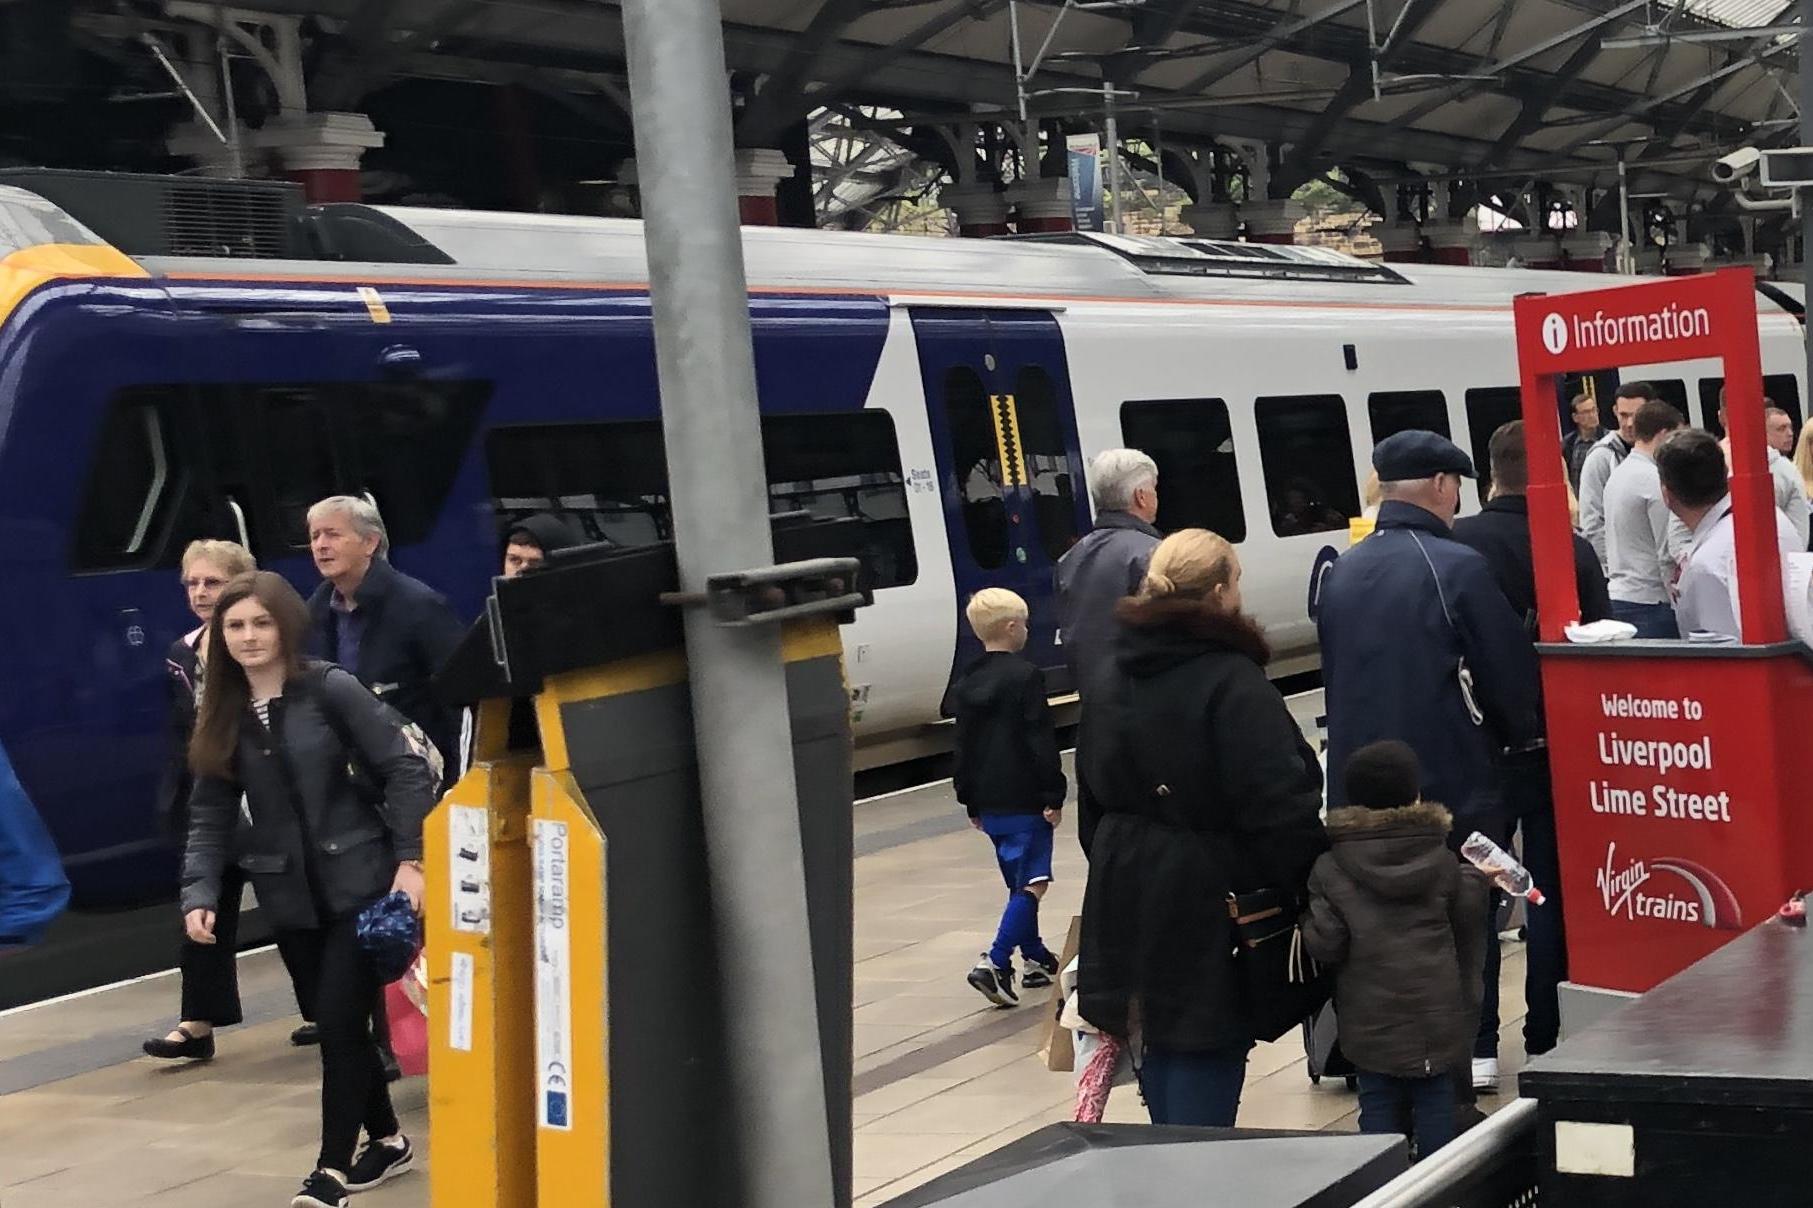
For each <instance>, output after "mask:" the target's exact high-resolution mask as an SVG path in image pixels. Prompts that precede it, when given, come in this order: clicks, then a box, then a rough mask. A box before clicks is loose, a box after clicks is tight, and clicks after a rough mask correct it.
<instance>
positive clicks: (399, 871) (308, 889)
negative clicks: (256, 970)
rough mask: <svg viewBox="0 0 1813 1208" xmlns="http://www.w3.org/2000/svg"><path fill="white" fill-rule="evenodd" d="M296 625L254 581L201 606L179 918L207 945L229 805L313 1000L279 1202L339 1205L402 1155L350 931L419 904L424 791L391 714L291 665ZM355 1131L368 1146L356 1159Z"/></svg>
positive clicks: (418, 767)
mask: <svg viewBox="0 0 1813 1208" xmlns="http://www.w3.org/2000/svg"><path fill="white" fill-rule="evenodd" d="M308 620H309V619H308V608H307V606H306V605H305V604H304V603H303V601H302V597H301V596H299V595H297V594H296V590H295V588H293V587H291V586H290V585H289V583H288V582H287V581H286V580H284V579H283V578H282V576H280V575H275V574H272V573H270V572H268V571H257V572H254V573H252V574H248V575H242V576H240V577H239V578H237V579H234V580H233V581H232V582H231V583H230V584H228V585H227V587H226V588H225V590H223V591H222V592H221V594H220V599H219V600H218V602H217V603H216V604H215V610H214V617H213V620H212V621H211V622H210V637H209V641H210V644H211V646H212V648H213V651H214V657H213V658H212V659H210V661H209V663H208V671H207V678H206V680H205V683H204V687H203V691H202V702H201V715H200V718H199V719H198V721H197V723H196V727H195V737H194V739H193V740H192V741H191V743H190V747H189V763H190V766H191V768H192V769H193V770H194V773H195V778H196V782H195V791H194V794H193V796H192V798H191V801H190V806H189V841H188V848H187V851H186V853H185V858H184V864H183V895H182V908H183V912H184V925H185V927H186V928H187V931H188V934H189V938H190V939H192V940H193V941H195V942H196V943H198V944H209V943H213V942H215V939H216V936H215V926H216V922H217V918H218V913H217V912H218V908H219V905H220V896H221V882H222V876H223V873H224V872H225V869H226V867H227V864H228V862H229V860H230V859H231V858H232V849H233V842H232V839H233V831H234V828H235V824H236V815H237V814H238V813H239V809H240V801H241V798H242V796H243V798H244V802H245V809H246V812H247V814H248V815H249V818H250V823H251V825H250V827H249V829H248V830H247V832H246V835H245V838H244V842H243V848H244V852H243V855H242V856H241V859H240V865H241V867H243V868H244V869H245V870H246V872H247V873H248V874H249V875H250V877H251V879H252V884H253V886H254V888H255V889H256V890H257V892H258V904H259V907H260V909H262V910H263V911H264V912H265V914H266V916H267V917H268V918H269V919H270V921H271V925H272V926H273V928H275V929H276V930H277V932H278V935H279V938H280V940H281V941H282V943H283V944H284V946H285V949H286V953H287V954H289V955H291V956H293V958H294V959H295V961H296V975H297V976H298V978H299V979H301V980H302V981H305V982H306V983H307V984H308V985H309V987H310V988H311V989H312V991H313V997H314V1007H315V1018H316V1023H317V1024H318V1026H319V1028H320V1034H321V1150H320V1154H319V1156H318V1158H317V1160H316V1164H315V1169H314V1171H313V1172H312V1173H311V1174H310V1175H309V1176H308V1178H307V1179H306V1180H305V1182H304V1183H303V1186H302V1190H301V1191H300V1192H298V1193H297V1195H296V1196H295V1198H294V1199H292V1200H291V1201H290V1203H291V1205H292V1208H344V1206H345V1204H346V1203H347V1193H348V1192H349V1191H362V1190H365V1189H366V1188H368V1187H375V1186H376V1185H377V1184H378V1183H381V1182H383V1181H384V1180H386V1179H388V1178H391V1177H393V1176H394V1175H397V1174H400V1173H402V1172H403V1171H404V1170H406V1169H407V1168H408V1166H409V1164H410V1162H411V1161H412V1159H413V1156H414V1154H413V1151H412V1149H411V1147H410V1143H409V1139H408V1138H407V1137H405V1136H403V1134H402V1132H401V1130H400V1129H399V1127H398V1124H397V1117H396V1112H395V1110H394V1109H393V1108H392V1107H391V1103H390V1092H389V1087H388V1086H387V1084H386V1082H385V1080H384V1076H383V1071H382V1067H381V1064H380V1061H379V1057H378V1052H377V1048H376V1046H375V1044H374V1043H373V1040H372V1034H371V1012H372V1005H373V1003H374V1002H375V1001H376V998H377V991H378V985H377V974H376V972H375V970H374V968H373V966H372V964H371V962H370V961H369V960H368V959H367V958H366V957H365V954H364V953H363V952H362V951H361V949H360V947H359V942H358V937H357V935H356V933H355V921H356V919H357V917H358V915H359V912H360V911H362V910H363V909H364V908H365V907H366V906H369V905H370V904H371V903H373V902H375V901H377V900H378V899H379V898H381V897H383V896H384V895H385V894H386V893H388V892H391V891H393V890H400V891H402V892H403V893H405V894H406V895H408V897H409V900H410V902H411V904H412V905H414V906H415V907H416V909H417V910H418V911H419V910H420V909H421V899H422V866H421V856H422V820H423V819H424V818H425V817H426V816H427V814H428V811H429V810H430V809H431V808H433V806H434V797H435V786H434V777H433V775H432V773H431V772H430V770H429V767H428V763H427V761H426V760H425V759H424V758H423V757H422V756H421V755H419V754H418V753H417V752H416V750H415V748H414V747H413V746H411V744H410V742H409V740H408V739H407V737H405V735H404V733H403V722H402V719H401V718H400V717H398V716H397V715H396V713H395V712H394V711H392V710H391V709H390V708H389V707H388V706H386V705H384V704H382V703H381V702H380V701H379V700H378V699H377V698H376V697H375V696H373V695H372V694H371V693H370V692H369V691H367V690H366V689H365V687H364V686H363V685H362V684H360V683H359V681H358V680H357V679H356V678H354V677H353V676H352V675H351V674H350V673H349V672H346V671H343V670H341V669H340V668H338V667H334V666H330V665H326V664H321V663H314V662H309V661H305V660H304V659H303V657H302V649H303V643H304V640H305V637H306V634H307V631H308ZM342 734H344V735H346V738H345V740H343V739H342V738H341V735H342ZM355 765H358V766H362V767H364V768H365V769H367V770H368V771H369V772H370V778H371V779H373V780H375V781H377V782H378V783H380V784H382V786H383V800H382V801H372V800H369V799H367V797H366V796H365V795H362V794H361V792H360V790H359V787H358V784H357V782H356V780H355V778H354V776H353V775H352V772H351V768H352V767H353V766H355ZM361 1128H363V1130H364V1132H365V1133H366V1136H367V1142H368V1143H367V1144H366V1145H365V1147H364V1148H363V1150H361V1151H360V1152H359V1154H358V1156H357V1158H356V1159H355V1157H354V1152H353V1151H354V1148H355V1146H356V1145H357V1144H358V1140H359V1133H360V1130H361Z"/></svg>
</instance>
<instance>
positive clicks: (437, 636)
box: [308, 558, 466, 777]
mask: <svg viewBox="0 0 1813 1208" xmlns="http://www.w3.org/2000/svg"><path fill="white" fill-rule="evenodd" d="M333 594H334V585H333V584H332V583H327V582H323V583H322V584H321V586H320V587H318V588H316V589H315V594H314V595H312V596H310V597H309V602H308V611H309V617H310V620H311V622H312V630H311V633H310V639H311V640H310V644H309V653H310V654H313V655H316V656H318V657H320V658H324V659H326V660H328V661H329V662H333V663H338V662H340V659H339V657H338V655H339V649H340V637H339V627H340V624H341V616H340V614H339V613H337V612H335V611H334V610H333V608H332V607H330V606H329V601H330V600H331V599H332V598H333ZM353 600H354V602H355V603H356V604H357V605H358V606H359V607H358V610H359V611H360V612H363V613H365V614H366V617H365V631H364V633H363V634H362V635H361V636H360V639H359V665H358V666H357V667H347V668H346V669H347V670H348V671H350V672H352V673H353V674H354V675H356V676H358V677H359V682H360V683H362V684H364V685H365V686H366V687H367V688H370V689H371V690H372V691H373V692H374V693H376V694H377V697H378V699H379V700H381V701H383V702H384V703H385V704H387V705H389V706H390V707H391V708H393V709H395V710H396V711H397V712H398V713H401V714H402V715H403V716H404V717H407V718H408V719H409V720H410V721H413V722H414V723H415V724H416V725H418V726H420V727H422V732H423V733H424V734H426V735H427V736H428V739H429V741H430V742H432V743H434V745H435V746H436V747H437V748H438V749H439V750H440V752H441V758H442V760H443V761H444V762H445V764H446V768H447V775H448V776H449V777H452V776H454V775H455V774H457V771H458V767H459V755H460V745H459V738H460V723H459V712H458V710H456V709H452V708H449V707H448V706H447V705H445V704H443V703H442V702H441V701H440V699H439V698H438V697H437V696H436V695H435V691H434V686H433V680H434V676H435V674H436V673H437V672H439V671H440V669H441V668H442V666H444V665H445V664H446V662H447V660H448V659H449V658H451V657H452V656H453V652H454V649H455V648H456V647H458V646H459V644H460V640H461V639H462V638H464V637H465V636H466V627H465V626H464V625H462V624H461V623H460V619H459V618H458V617H457V616H455V615H454V612H453V608H452V606H451V605H449V604H448V603H447V599H446V597H445V596H443V595H441V593H439V592H437V591H435V590H434V588H432V587H430V586H428V585H427V584H426V583H423V582H422V581H421V580H419V579H412V578H410V577H409V576H408V575H406V574H404V573H403V572H402V571H399V570H397V569H396V568H395V567H393V566H392V565H391V564H390V563H389V562H387V561H385V560H384V559H382V558H376V559H373V560H372V564H371V569H370V570H368V571H366V572H365V581H364V582H362V583H361V584H359V589H358V590H357V591H356V592H354V593H353ZM342 665H343V666H344V664H342Z"/></svg>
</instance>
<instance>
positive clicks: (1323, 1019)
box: [1303, 1002, 1359, 1091]
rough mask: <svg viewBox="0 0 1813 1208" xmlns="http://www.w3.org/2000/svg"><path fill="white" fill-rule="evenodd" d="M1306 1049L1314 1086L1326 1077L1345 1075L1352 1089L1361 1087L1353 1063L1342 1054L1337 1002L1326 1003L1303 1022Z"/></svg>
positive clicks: (1304, 1048) (1310, 1078)
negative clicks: (1336, 1017)
mask: <svg viewBox="0 0 1813 1208" xmlns="http://www.w3.org/2000/svg"><path fill="white" fill-rule="evenodd" d="M1303 1052H1304V1055H1305V1056H1306V1057H1307V1058H1308V1065H1309V1081H1310V1085H1312V1086H1320V1085H1322V1079H1323V1078H1324V1077H1328V1078H1344V1079H1346V1080H1347V1089H1348V1090H1350V1091H1351V1090H1358V1089H1359V1081H1358V1080H1357V1079H1356V1078H1355V1077H1354V1068H1353V1063H1352V1062H1351V1061H1349V1060H1347V1058H1346V1057H1345V1056H1343V1055H1342V1053H1341V1041H1340V1037H1339V1035H1337V1032H1336V1028H1335V1005H1334V1003H1332V1002H1330V1003H1324V1004H1323V1006H1322V1009H1321V1010H1320V1011H1317V1012H1316V1013H1315V1014H1314V1015H1313V1016H1311V1017H1310V1018H1308V1019H1306V1020H1304V1021H1303Z"/></svg>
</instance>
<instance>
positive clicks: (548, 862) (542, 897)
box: [531, 818, 573, 1131]
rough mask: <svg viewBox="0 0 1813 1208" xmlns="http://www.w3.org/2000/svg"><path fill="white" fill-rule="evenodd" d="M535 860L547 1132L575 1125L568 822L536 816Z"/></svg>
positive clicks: (541, 1096)
mask: <svg viewBox="0 0 1813 1208" xmlns="http://www.w3.org/2000/svg"><path fill="white" fill-rule="evenodd" d="M531 839H532V841H533V844H534V848H533V851H534V861H535V874H534V875H535V1077H536V1096H535V1097H536V1100H537V1106H536V1113H537V1116H538V1118H539V1120H540V1122H541V1126H542V1127H543V1128H557V1129H561V1130H562V1131H566V1130H570V1129H571V1128H572V1127H573V1119H572V1103H573V1098H572V1097H573V1030H572V1023H573V952H572V942H571V937H570V935H569V934H568V928H567V858H568V847H567V824H566V823H564V822H553V821H550V820H548V819H546V818H537V819H535V821H534V828H533V831H532V832H531Z"/></svg>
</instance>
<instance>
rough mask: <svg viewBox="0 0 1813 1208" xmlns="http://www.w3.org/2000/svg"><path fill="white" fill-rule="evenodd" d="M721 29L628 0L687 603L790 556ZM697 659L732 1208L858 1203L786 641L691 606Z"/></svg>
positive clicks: (650, 0)
mask: <svg viewBox="0 0 1813 1208" xmlns="http://www.w3.org/2000/svg"><path fill="white" fill-rule="evenodd" d="M722 22H723V17H722V13H721V11H720V9H719V5H718V0H626V2H625V4H624V5H623V25H624V32H625V35H626V42H627V48H628V60H629V82H630V95H631V96H632V97H633V98H634V100H635V111H636V122H635V128H636V131H635V133H636V165H637V171H638V173H639V174H640V178H641V186H642V208H643V223H644V227H643V230H644V238H645V239H646V241H647V247H648V265H649V293H650V295H651V298H652V300H653V307H654V323H655V358H656V369H657V371H658V373H659V378H660V386H661V414H662V420H663V425H664V429H665V441H666V447H667V466H668V481H669V498H670V499H671V501H672V505H673V518H674V537H675V545H676V549H677V554H678V559H679V569H680V587H681V590H682V591H685V592H702V591H703V590H704V589H705V580H706V577H707V576H708V575H710V574H717V573H724V572H728V571H735V570H745V569H749V568H752V567H762V566H767V565H769V564H771V563H772V562H773V561H774V546H773V538H772V534H771V532H770V529H769V523H768V514H769V502H768V488H767V477H766V474H765V472H764V469H763V464H762V441H761V430H760V424H759V420H758V418H757V411H756V387H755V359H754V354H753V351H752V347H751V344H750V327H749V310H748V305H749V298H748V289H747V284H746V281H745V278H744V270H743V245H742V236H741V232H740V230H739V227H738V221H737V198H736V191H735V188H734V186H733V181H732V144H731V133H730V97H729V93H728V87H727V84H726V78H727V73H726V70H725V60H724V34H723V24H722ZM686 653H687V663H688V666H689V668H690V676H691V681H692V710H693V724H694V729H695V735H696V740H697V744H698V762H699V782H700V784H699V787H700V790H701V792H702V795H703V801H704V820H705V841H706V849H707V852H706V854H707V858H708V861H709V868H710V873H711V879H712V910H713V914H714V923H715V927H716V935H717V940H718V962H719V977H720V981H719V992H720V994H721V995H722V998H723V1005H724V1012H723V1015H724V1020H725V1028H726V1032H727V1035H726V1046H725V1047H726V1050H727V1053H728V1056H729V1065H730V1070H729V1072H730V1086H729V1094H728V1100H729V1102H728V1111H727V1116H728V1119H729V1121H730V1124H731V1128H732V1135H733V1136H734V1137H735V1138H736V1141H737V1149H738V1153H737V1154H736V1155H735V1156H736V1160H737V1161H738V1162H739V1167H740V1169H739V1173H738V1180H739V1182H738V1185H739V1186H740V1187H741V1188H742V1190H743V1194H742V1196H741V1198H740V1200H739V1201H738V1203H737V1204H736V1205H734V1206H732V1208H803V1206H805V1205H814V1206H816V1205H821V1204H823V1205H830V1204H836V1203H840V1202H847V1199H846V1196H847V1189H844V1190H843V1191H842V1193H839V1189H836V1188H834V1187H833V1176H832V1171H831V1146H830V1136H829V1128H828V1122H827V1115H826V1102H825V1080H824V1073H823V1064H822V1061H821V1058H820V1047H819V1045H820V1042H819V1026H818V1007H817V999H816V996H815V991H814V978H813V966H812V950H811V943H810V937H809V934H808V930H807V927H808V924H807V915H806V882H805V860H804V855H803V853H802V850H801V844H800V825H799V798H798V793H797V790H796V786H795V784H794V776H793V736H792V729H791V725H790V723H789V721H788V716H787V684H786V673H785V668H784V667H783V665H782V662H781V650H780V635H779V634H778V633H777V632H776V631H775V630H774V629H773V628H770V627H767V626H752V627H749V628H742V629H732V628H725V627H723V626H720V625H718V624H716V623H714V622H713V620H712V618H711V617H710V615H709V614H708V613H706V612H704V611H702V610H700V609H689V610H688V612H687V615H686ZM672 1160H674V1161H676V1162H686V1161H699V1160H701V1158H700V1155H698V1154H688V1153H684V1152H678V1151H676V1152H675V1153H674V1154H673V1155H672Z"/></svg>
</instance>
